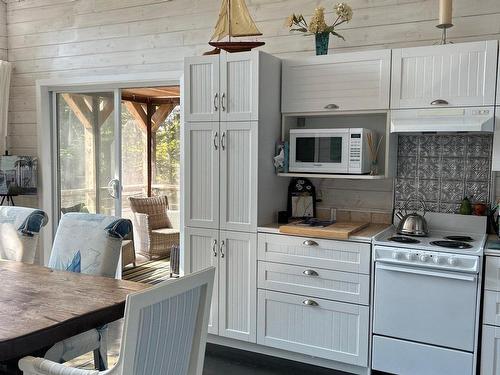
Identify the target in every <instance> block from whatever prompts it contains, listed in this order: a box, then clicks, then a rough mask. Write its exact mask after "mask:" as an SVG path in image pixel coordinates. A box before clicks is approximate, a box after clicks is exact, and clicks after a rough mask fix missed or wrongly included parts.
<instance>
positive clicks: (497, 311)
mask: <svg viewBox="0 0 500 375" xmlns="http://www.w3.org/2000/svg"><path fill="white" fill-rule="evenodd" d="M483 323H484V324H491V325H493V326H500V292H494V291H492V290H485V291H484V300H483Z"/></svg>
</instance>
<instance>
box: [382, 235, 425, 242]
mask: <svg viewBox="0 0 500 375" xmlns="http://www.w3.org/2000/svg"><path fill="white" fill-rule="evenodd" d="M388 240H389V241H394V242H400V243H420V241H419V240H416V239H415V238H411V237H403V236H393V237H389V238H388Z"/></svg>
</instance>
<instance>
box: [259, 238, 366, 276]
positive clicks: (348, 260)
mask: <svg viewBox="0 0 500 375" xmlns="http://www.w3.org/2000/svg"><path fill="white" fill-rule="evenodd" d="M370 252H371V245H370V244H367V243H359V242H351V241H336V240H323V239H318V238H307V237H296V236H285V235H281V234H267V233H260V234H259V254H258V257H259V260H264V261H268V262H277V263H285V264H294V265H298V266H303V267H317V268H326V269H331V270H338V271H345V272H355V273H363V274H369V273H370Z"/></svg>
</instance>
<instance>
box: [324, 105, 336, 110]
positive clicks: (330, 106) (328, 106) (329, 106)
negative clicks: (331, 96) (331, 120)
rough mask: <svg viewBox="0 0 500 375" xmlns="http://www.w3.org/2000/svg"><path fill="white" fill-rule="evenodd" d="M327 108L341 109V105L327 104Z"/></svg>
mask: <svg viewBox="0 0 500 375" xmlns="http://www.w3.org/2000/svg"><path fill="white" fill-rule="evenodd" d="M325 109H339V106H338V105H337V104H327V105H325Z"/></svg>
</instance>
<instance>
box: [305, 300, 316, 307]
mask: <svg viewBox="0 0 500 375" xmlns="http://www.w3.org/2000/svg"><path fill="white" fill-rule="evenodd" d="M302 303H303V304H304V305H306V306H319V303H318V302H316V301H314V300H312V299H306V300H304V301H302Z"/></svg>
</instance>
